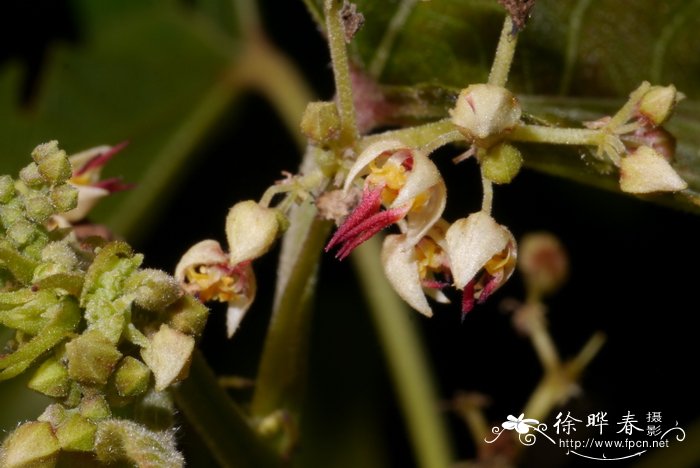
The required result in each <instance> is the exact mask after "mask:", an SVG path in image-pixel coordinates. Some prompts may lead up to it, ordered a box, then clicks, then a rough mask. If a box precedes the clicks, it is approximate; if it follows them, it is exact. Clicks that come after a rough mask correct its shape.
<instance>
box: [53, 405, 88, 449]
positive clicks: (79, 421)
mask: <svg viewBox="0 0 700 468" xmlns="http://www.w3.org/2000/svg"><path fill="white" fill-rule="evenodd" d="M96 432H97V426H96V425H95V424H94V423H92V422H90V421H88V420H87V419H86V418H85V417H84V416H81V415H80V414H78V413H73V414H71V415H70V416H68V417H67V418H66V419H65V420H64V421H63V422H62V423H61V424H60V425H59V426H58V427H57V428H56V437H57V438H58V441H59V443H60V444H61V448H62V449H63V450H68V451H79V452H90V451H92V450H93V448H94V446H95V433H96Z"/></svg>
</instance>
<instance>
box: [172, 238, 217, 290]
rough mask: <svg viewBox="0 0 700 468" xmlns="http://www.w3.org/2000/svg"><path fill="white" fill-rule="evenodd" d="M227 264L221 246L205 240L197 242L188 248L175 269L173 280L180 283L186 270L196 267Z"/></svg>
mask: <svg viewBox="0 0 700 468" xmlns="http://www.w3.org/2000/svg"><path fill="white" fill-rule="evenodd" d="M222 263H223V264H226V263H228V255H226V253H225V252H224V251H223V250H222V249H221V244H219V243H218V242H217V241H215V240H211V239H207V240H203V241H200V242H197V243H196V244H195V245H193V246H192V247H190V248H189V250H188V251H187V252H185V254H184V255H183V256H182V258H181V259H180V261H179V262H178V264H177V266H176V267H175V278H176V279H177V280H178V281H180V282H182V281H184V280H185V272H186V271H187V269H188V268H190V267H193V266H197V265H220V264H222Z"/></svg>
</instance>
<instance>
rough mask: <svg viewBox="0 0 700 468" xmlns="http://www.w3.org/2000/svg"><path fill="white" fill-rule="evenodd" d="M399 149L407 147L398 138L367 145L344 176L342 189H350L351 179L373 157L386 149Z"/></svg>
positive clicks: (355, 176) (372, 159) (358, 173)
mask: <svg viewBox="0 0 700 468" xmlns="http://www.w3.org/2000/svg"><path fill="white" fill-rule="evenodd" d="M400 149H409V148H408V147H407V146H406V145H405V144H404V143H402V142H400V141H398V140H383V141H378V142H376V143H373V144H371V145H369V146H368V147H367V148H366V149H365V150H364V151H363V152H362V153H360V155H359V156H358V157H357V159H356V160H355V162H354V163H353V164H352V166H351V167H350V170H349V171H348V175H347V176H346V177H345V184H344V185H343V191H345V192H347V191H348V190H349V189H350V186H351V185H352V183H353V181H354V180H355V178H357V176H359V175H360V173H361V172H362V171H363V170H364V169H365V168H366V167H367V166H368V165H369V163H371V162H372V161H374V160H375V159H377V158H378V157H379V156H381V155H382V154H384V153H386V152H387V151H398V150H400Z"/></svg>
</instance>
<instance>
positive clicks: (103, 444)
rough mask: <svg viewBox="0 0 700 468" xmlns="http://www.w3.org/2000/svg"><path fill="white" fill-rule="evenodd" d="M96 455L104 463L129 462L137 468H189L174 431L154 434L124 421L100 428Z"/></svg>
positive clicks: (112, 421) (99, 424)
mask: <svg viewBox="0 0 700 468" xmlns="http://www.w3.org/2000/svg"><path fill="white" fill-rule="evenodd" d="M95 454H96V456H97V459H98V460H99V461H101V462H106V463H114V462H119V461H128V462H130V463H129V465H133V466H141V467H146V466H157V467H162V468H181V467H183V466H184V465H185V461H184V459H183V457H182V455H181V454H180V453H179V452H178V451H177V447H176V444H175V438H174V437H173V433H172V432H170V431H159V432H156V431H151V430H149V429H147V428H146V427H144V426H142V425H140V424H137V423H135V422H132V421H128V420H124V419H107V420H104V421H100V422H99V423H98V425H97V437H96V440H95Z"/></svg>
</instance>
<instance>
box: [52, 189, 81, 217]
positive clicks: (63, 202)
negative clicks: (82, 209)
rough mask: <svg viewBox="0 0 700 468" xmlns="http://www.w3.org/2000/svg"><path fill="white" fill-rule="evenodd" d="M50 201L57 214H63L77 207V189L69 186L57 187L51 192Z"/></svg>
mask: <svg viewBox="0 0 700 468" xmlns="http://www.w3.org/2000/svg"><path fill="white" fill-rule="evenodd" d="M51 201H52V202H53V204H54V206H55V207H56V212H57V213H65V212H66V211H70V210H72V209H73V208H75V207H76V206H78V189H77V188H75V187H73V186H72V185H69V184H63V185H59V186H58V187H56V188H54V189H53V190H52V191H51Z"/></svg>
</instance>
